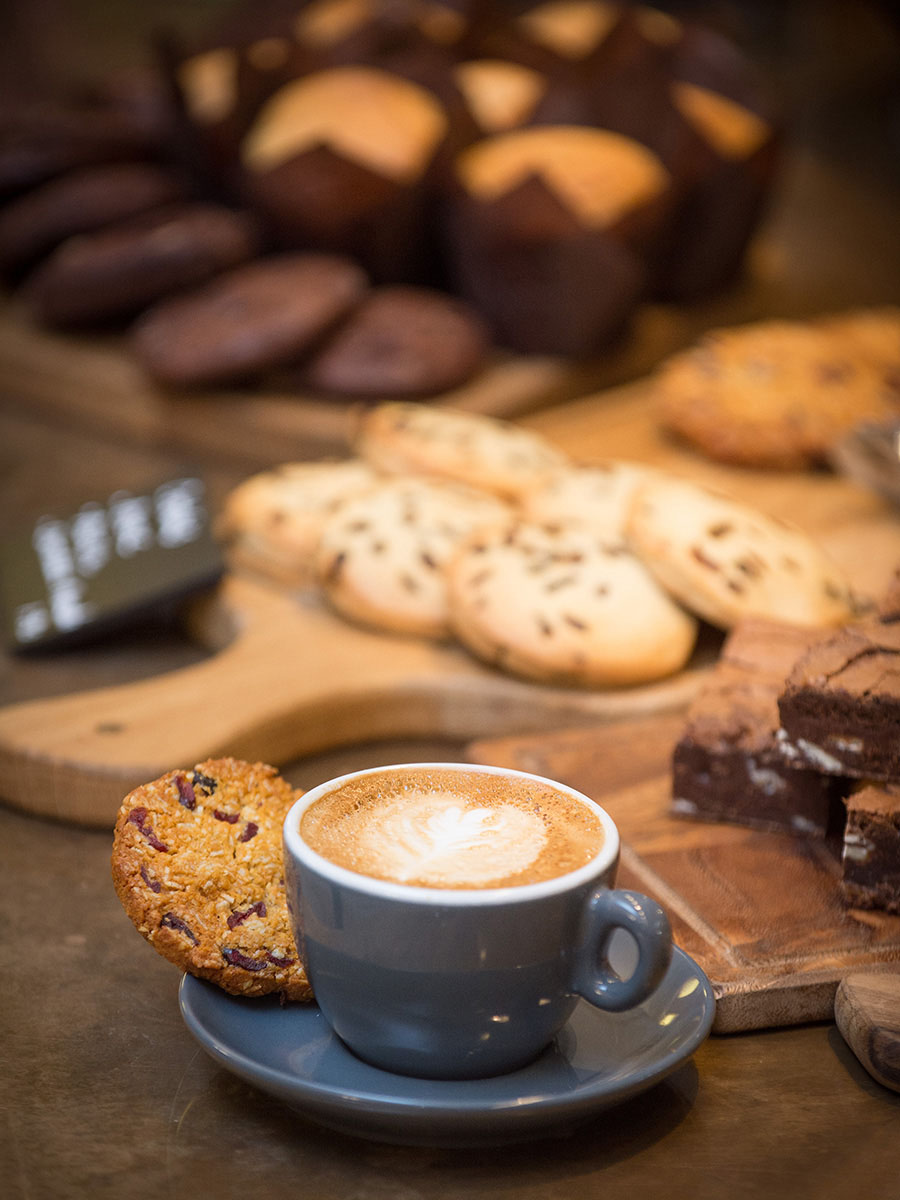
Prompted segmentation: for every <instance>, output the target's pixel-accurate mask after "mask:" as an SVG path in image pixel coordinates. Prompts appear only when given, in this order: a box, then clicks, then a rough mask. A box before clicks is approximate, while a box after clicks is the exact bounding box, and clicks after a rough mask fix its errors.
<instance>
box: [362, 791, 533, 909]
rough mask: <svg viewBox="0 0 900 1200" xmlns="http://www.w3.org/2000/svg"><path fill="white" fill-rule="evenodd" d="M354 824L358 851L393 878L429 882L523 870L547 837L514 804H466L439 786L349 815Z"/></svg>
mask: <svg viewBox="0 0 900 1200" xmlns="http://www.w3.org/2000/svg"><path fill="white" fill-rule="evenodd" d="M413 805H414V806H415V807H413ZM354 824H357V825H358V826H359V829H358V837H357V838H356V852H357V853H358V854H359V855H360V856H362V857H363V858H364V859H366V860H367V861H377V862H379V863H380V864H381V869H382V870H383V871H384V872H385V874H387V875H389V876H390V878H391V879H394V880H396V882H397V883H410V882H412V881H416V882H427V883H428V884H429V885H431V886H432V887H484V885H485V884H488V883H490V882H491V880H493V879H496V878H497V876H498V874H500V875H514V874H516V873H517V872H518V871H524V870H525V869H526V868H527V867H530V866H531V864H532V863H533V862H534V861H535V860H536V859H537V857H538V855H539V854H540V852H541V850H542V849H543V847H544V844H545V843H546V841H547V834H546V831H545V829H544V824H543V822H542V821H541V819H540V817H538V816H536V815H534V814H529V813H526V812H523V811H522V810H521V809H518V808H515V807H514V806H513V805H500V806H498V807H497V808H493V809H491V808H465V807H464V806H463V805H461V804H460V803H459V801H458V800H457V799H456V797H454V796H448V795H447V794H446V793H441V792H431V793H427V792H426V793H419V794H416V793H414V792H411V793H410V794H409V795H408V796H405V797H404V798H403V800H402V801H401V802H399V803H398V802H397V801H393V802H389V803H388V804H386V805H385V806H384V808H383V810H382V811H381V812H380V813H379V817H378V821H377V822H374V821H372V820H371V819H369V820H367V819H366V816H365V815H363V816H362V817H361V819H358V820H357V821H356V822H354V821H353V819H352V818H348V819H347V832H348V833H349V832H350V830H351V828H352V826H353V825H354Z"/></svg>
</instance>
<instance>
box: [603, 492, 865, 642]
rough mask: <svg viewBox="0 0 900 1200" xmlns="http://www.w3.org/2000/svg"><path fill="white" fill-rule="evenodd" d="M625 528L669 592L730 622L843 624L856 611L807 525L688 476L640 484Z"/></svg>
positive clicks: (717, 620) (715, 619)
mask: <svg viewBox="0 0 900 1200" xmlns="http://www.w3.org/2000/svg"><path fill="white" fill-rule="evenodd" d="M626 535H627V537H628V540H629V543H630V545H631V546H632V548H633V550H634V552H635V553H636V554H637V555H638V557H639V558H641V559H642V561H643V562H644V563H645V564H646V565H647V567H648V568H649V569H650V570H651V571H652V572H653V574H654V575H655V576H656V578H657V580H658V581H659V582H660V583H661V584H662V586H663V587H664V588H666V590H667V591H668V592H670V593H671V595H672V596H674V597H675V598H676V599H677V600H679V601H680V602H681V603H682V604H683V605H684V606H685V607H686V608H687V609H689V610H690V611H691V612H694V613H696V614H697V615H698V616H701V617H705V618H706V620H707V621H710V622H711V623H712V624H713V625H718V626H720V627H722V628H725V629H728V628H730V627H731V626H732V625H735V624H736V623H737V622H738V621H739V620H741V619H742V618H744V617H768V618H770V619H772V620H775V621H785V622H792V623H794V624H797V625H807V626H829V625H838V624H841V623H842V622H844V621H847V620H849V619H850V618H851V617H852V616H853V615H854V612H855V611H856V602H855V600H854V598H853V596H852V593H851V591H850V587H849V585H848V582H847V580H846V579H845V578H844V575H843V573H842V572H841V570H840V569H839V568H838V567H837V566H836V565H835V564H834V563H832V562H831V561H830V560H829V558H828V557H827V555H826V554H825V552H824V551H823V550H822V549H821V548H820V547H819V546H818V545H817V544H816V543H815V542H814V541H813V539H812V538H810V537H809V536H808V535H807V534H805V533H804V532H802V530H800V529H797V528H796V527H794V526H791V525H788V524H787V523H785V522H783V521H779V520H777V519H776V518H774V517H770V516H768V515H767V514H765V513H763V512H760V511H759V510H757V509H755V508H753V507H751V506H750V505H746V504H742V503H741V502H740V501H737V500H734V499H731V498H729V497H727V496H723V495H719V494H718V493H715V492H712V491H709V490H707V489H706V488H703V487H700V486H698V485H696V484H693V483H690V482H688V481H687V480H681V479H675V478H665V477H663V478H659V479H654V480H652V481H648V482H647V483H645V484H643V486H642V487H640V488H639V489H638V491H637V493H636V495H635V498H634V501H633V503H632V506H631V510H630V513H629V517H628V521H627V524H626Z"/></svg>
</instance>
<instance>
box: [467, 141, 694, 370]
mask: <svg viewBox="0 0 900 1200" xmlns="http://www.w3.org/2000/svg"><path fill="white" fill-rule="evenodd" d="M557 133H558V134H560V135H561V137H563V138H571V136H572V135H573V134H574V135H576V136H579V135H581V134H584V135H586V137H587V138H588V139H593V138H595V137H596V138H597V139H610V140H611V142H610V147H609V148H611V149H612V150H614V151H615V152H616V153H615V155H614V157H617V156H618V154H619V153H620V152H621V151H623V150H624V151H625V154H626V156H628V155H630V154H631V153H632V152H633V153H634V155H635V156H636V157H637V160H638V161H639V162H640V164H641V169H642V170H643V169H644V168H645V167H648V166H649V167H651V173H652V175H653V179H654V182H653V184H652V186H650V187H647V186H641V187H639V188H638V189H637V190H636V191H634V197H635V198H634V201H633V202H632V201H630V200H629V199H625V200H623V202H622V203H621V204H618V205H616V206H615V207H613V208H611V209H610V210H609V212H608V213H599V214H598V213H597V212H587V213H586V212H584V211H582V212H579V211H576V209H577V205H578V198H577V196H576V195H575V193H571V194H570V195H563V194H562V192H561V190H560V186H559V181H558V177H557V183H556V184H554V183H552V182H549V181H548V180H547V178H546V177H545V174H544V171H543V170H542V169H541V168H540V167H538V166H535V167H533V168H529V167H527V166H526V169H525V170H524V172H519V176H518V179H514V181H513V182H512V184H511V186H510V187H509V189H508V190H506V191H502V190H498V189H497V188H488V189H483V188H481V187H480V185H478V184H474V185H473V184H472V182H471V175H469V176H468V177H465V176H464V175H463V174H460V175H459V177H458V180H457V184H456V186H455V187H454V189H453V191H452V193H451V194H450V195H449V196H448V197H447V203H446V236H447V238H448V243H447V258H448V262H449V264H450V267H451V270H452V272H453V279H454V283H455V285H456V287H457V288H458V290H459V291H460V293H461V294H462V295H463V296H465V297H466V298H467V299H468V300H470V301H471V302H472V303H474V304H475V306H476V307H477V308H478V309H479V311H480V312H481V313H482V314H483V316H484V317H485V319H486V320H487V321H488V322H489V324H490V325H491V326H492V328H493V330H494V334H495V336H496V337H497V339H498V340H499V341H500V342H502V343H503V344H505V345H507V346H510V347H512V348H514V349H516V350H519V351H523V352H526V353H550V354H568V355H574V356H581V355H587V354H591V353H593V352H595V351H596V350H598V349H599V348H601V347H602V346H603V345H604V344H606V343H608V342H609V341H610V340H611V339H612V338H614V337H615V336H616V335H617V334H618V333H620V332H621V331H622V329H623V328H624V327H625V326H626V325H627V323H628V320H629V319H630V317H631V316H632V314H633V312H634V310H635V308H636V306H637V303H638V301H639V299H640V298H641V296H642V294H643V292H644V287H645V283H646V278H647V266H646V258H647V256H648V255H652V253H653V247H654V244H655V242H656V239H657V238H658V236H659V233H660V230H661V228H662V226H663V224H664V222H665V219H666V216H667V213H668V211H669V209H670V206H671V203H672V189H671V179H670V176H669V175H668V173H667V172H665V171H664V170H663V169H662V167H661V165H660V164H659V163H658V161H657V160H655V159H654V158H653V156H652V155H650V154H649V153H648V152H647V151H646V150H645V149H644V148H643V147H638V146H637V145H636V143H630V142H627V140H626V139H620V138H617V137H616V135H611V134H606V133H603V132H601V131H593V130H586V129H585V130H583V129H577V128H575V127H559V128H558V129H556V130H554V129H550V128H549V127H548V128H547V129H545V130H536V129H535V130H530V131H523V133H520V134H513V135H510V136H511V137H521V136H529V137H530V136H531V135H538V136H539V137H541V138H542V140H544V141H545V144H547V143H551V142H552V141H553V139H554V138H555V135H556V134H557ZM545 134H546V135H548V136H547V138H546V139H544V135H545ZM602 144H603V147H604V148H606V142H605V141H603V143H602ZM551 149H552V147H551ZM474 152H475V153H477V152H479V147H478V146H476V147H475V148H474ZM469 153H472V152H469ZM644 159H646V161H643V160H644ZM617 170H618V169H617V167H615V165H614V164H613V163H612V160H611V165H610V171H611V172H616V171H617ZM550 174H551V176H552V175H553V172H552V171H551V172H550ZM464 177H465V178H466V182H465V183H464V182H463V180H464ZM492 190H493V191H494V193H495V194H488V193H490V192H491V191H492ZM576 191H577V189H576Z"/></svg>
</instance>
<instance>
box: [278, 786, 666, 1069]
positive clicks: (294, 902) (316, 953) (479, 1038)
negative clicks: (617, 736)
mask: <svg viewBox="0 0 900 1200" xmlns="http://www.w3.org/2000/svg"><path fill="white" fill-rule="evenodd" d="M427 769H435V770H440V771H442V772H443V771H461V772H487V773H490V774H493V775H499V776H505V777H509V778H511V779H514V780H517V781H519V782H520V783H521V782H526V781H529V780H530V781H537V782H538V783H541V784H550V786H552V787H553V788H554V789H555V790H556V791H558V792H562V793H565V794H567V795H568V796H570V797H574V798H576V800H578V801H580V802H582V803H584V804H586V805H587V806H588V807H589V808H590V809H591V810H592V811H593V812H594V813H595V814H596V816H597V818H598V819H599V821H600V822H601V825H602V827H603V833H604V840H603V845H602V847H601V849H600V851H599V853H597V855H596V856H595V857H594V858H593V859H592V860H591V861H590V862H589V863H587V864H586V865H585V866H582V867H580V868H578V869H577V870H575V871H572V872H570V873H568V874H565V875H559V876H556V877H555V878H551V879H547V880H544V881H542V882H539V883H528V884H524V885H519V886H515V887H495V888H489V887H486V888H464V889H450V888H433V887H419V886H409V885H406V884H402V883H393V882H384V881H382V880H379V879H375V878H372V877H370V876H368V875H362V874H358V873H357V872H355V871H351V870H348V869H346V868H345V867H341V866H337V865H335V864H334V863H332V862H330V861H329V860H328V859H326V858H323V857H322V856H321V855H320V854H318V853H317V852H316V851H315V850H313V849H312V848H311V847H310V846H309V845H307V843H306V842H305V841H304V839H303V837H302V836H301V833H300V821H301V818H302V816H303V813H304V812H305V811H306V809H307V808H309V807H310V806H311V805H313V804H315V803H316V801H317V800H320V799H321V798H322V797H323V796H325V795H327V794H328V793H329V792H330V791H332V790H334V789H336V788H339V787H341V786H342V785H344V784H346V783H348V782H349V781H351V780H359V779H363V778H364V777H365V776H369V775H376V774H383V773H384V772H385V771H387V772H388V773H390V774H393V773H395V772H398V771H414V772H420V771H422V770H427ZM284 851H285V853H284V861H285V884H286V888H287V899H288V907H289V910H290V914H291V921H292V925H293V931H294V936H295V939H296V942H297V946H298V949H299V952H300V955H301V958H302V960H303V962H304V965H305V967H306V970H307V973H308V975H309V979H310V982H311V984H312V987H313V991H314V993H315V997H316V1001H317V1003H318V1004H319V1007H320V1009H321V1011H322V1013H323V1015H324V1016H325V1018H326V1020H327V1021H328V1023H329V1024H330V1025H331V1027H332V1028H333V1030H334V1031H335V1033H336V1034H337V1035H338V1036H339V1037H340V1038H341V1039H342V1041H344V1042H345V1043H346V1045H347V1046H348V1047H349V1048H350V1049H351V1050H352V1051H353V1052H354V1053H355V1054H356V1055H357V1056H358V1057H359V1058H362V1059H364V1060H365V1061H367V1062H369V1063H371V1064H373V1065H375V1066H377V1067H381V1068H383V1069H385V1070H387V1071H392V1072H395V1073H398V1074H405V1075H416V1076H420V1077H424V1078H431V1079H471V1078H480V1077H487V1076H490V1075H498V1074H503V1073H505V1072H508V1071H512V1070H515V1069H516V1068H518V1067H522V1066H524V1065H526V1064H527V1063H528V1062H530V1061H531V1060H532V1059H534V1058H535V1057H537V1055H539V1054H540V1053H541V1051H542V1050H543V1049H544V1048H545V1047H546V1046H547V1045H548V1044H549V1043H550V1042H551V1041H552V1040H553V1038H554V1036H555V1035H556V1034H557V1033H558V1032H559V1031H560V1030H561V1029H562V1027H563V1026H564V1025H565V1023H566V1021H567V1020H568V1018H569V1016H570V1015H571V1013H572V1011H573V1009H574V1008H575V1005H576V1004H577V1003H578V998H579V997H583V998H584V999H585V1000H588V1001H590V1003H591V1004H593V1005H595V1006H596V1007H597V1008H599V1009H605V1010H607V1011H608V1012H610V1013H617V1012H620V1011H622V1010H624V1009H628V1008H632V1007H634V1006H635V1005H638V1004H640V1003H641V1002H642V1001H643V1000H645V999H646V998H647V997H648V996H649V995H650V994H651V993H652V992H653V991H654V990H655V988H656V987H657V985H658V984H659V982H660V981H661V979H662V977H663V975H664V974H665V972H666V969H667V967H668V965H669V960H670V958H671V952H672V941H671V933H670V930H669V923H668V920H667V919H666V916H665V913H664V912H663V911H662V909H661V908H660V907H659V906H658V905H657V904H656V903H655V902H654V901H652V900H649V899H648V898H647V897H646V896H642V895H640V894H638V893H635V892H628V891H617V890H613V887H612V885H613V882H614V878H615V871H616V866H617V863H618V857H619V835H618V831H617V830H616V826H615V824H614V823H613V821H612V819H611V818H610V817H609V815H608V814H607V813H606V812H605V811H604V810H603V809H602V808H601V807H600V806H599V805H597V804H595V803H594V802H593V801H592V800H590V799H589V798H588V797H587V796H584V795H582V794H581V793H580V792H577V791H575V790H574V789H572V788H568V787H565V786H564V785H562V784H559V783H556V782H554V781H551V780H545V779H541V778H540V777H539V776H535V775H529V774H526V773H525V772H519V771H510V770H506V769H504V768H497V767H484V766H472V765H470V764H460V763H410V764H404V765H400V766H396V767H389V768H384V767H379V768H373V769H371V770H368V771H358V772H353V773H352V774H349V775H343V776H340V777H339V778H337V779H333V780H330V781H328V782H327V783H323V784H321V785H319V786H318V787H315V788H313V789H312V790H311V791H309V792H307V793H306V794H305V795H304V796H302V797H301V798H300V799H299V800H298V801H297V802H296V803H295V804H294V805H293V807H292V808H291V810H290V812H289V813H288V815H287V818H286V820H285V823H284ZM619 929H622V930H625V931H627V933H628V934H630V935H631V937H632V938H633V939H634V943H635V946H636V950H637V954H636V957H637V965H636V967H635V969H634V971H633V972H632V974H631V975H630V976H629V977H628V978H620V977H619V976H618V975H617V974H616V972H615V971H614V970H613V968H612V966H611V965H610V963H609V944H610V941H611V939H612V936H613V934H614V933H615V932H616V930H619ZM610 1020H611V1021H614V1020H615V1017H614V1016H611V1017H610Z"/></svg>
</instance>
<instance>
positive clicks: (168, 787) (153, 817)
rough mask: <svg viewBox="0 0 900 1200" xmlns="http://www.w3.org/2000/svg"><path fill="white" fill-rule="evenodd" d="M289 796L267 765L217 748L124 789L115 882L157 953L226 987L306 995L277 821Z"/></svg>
mask: <svg viewBox="0 0 900 1200" xmlns="http://www.w3.org/2000/svg"><path fill="white" fill-rule="evenodd" d="M297 794H298V793H297V792H295V791H294V789H293V788H292V787H291V786H290V784H288V783H287V781H286V780H284V779H282V778H281V777H280V776H279V775H278V773H277V772H276V771H275V769H274V768H273V767H269V766H266V765H265V764H264V763H252V764H251V763H245V762H240V761H238V760H237V759H233V758H221V759H210V760H208V761H206V762H202V763H199V764H198V765H197V766H196V767H194V768H193V769H192V770H186V771H169V772H168V773H167V774H165V775H163V776H162V777H161V778H160V779H156V780H154V781H153V782H152V783H147V784H143V785H142V786H141V787H138V788H136V789H135V790H134V791H133V792H131V793H130V794H129V795H128V796H126V797H125V799H124V801H123V802H122V807H121V808H120V810H119V816H118V819H117V821H116V826H115V833H114V837H113V852H112V875H113V883H114V884H115V888H116V893H117V895H118V897H119V899H120V900H121V902H122V905H123V907H124V908H125V911H126V912H127V913H128V915H129V917H130V918H131V920H132V921H133V922H134V924H135V926H136V927H137V929H138V931H139V932H140V933H141V934H143V936H144V937H145V938H146V939H147V941H148V942H150V944H151V945H152V946H153V947H154V949H156V950H157V951H158V952H159V953H160V954H161V955H162V956H163V957H164V958H167V959H168V960H169V961H170V962H172V963H174V964H175V966H177V967H179V968H180V969H181V970H183V971H187V972H188V973H189V974H191V975H196V976H198V977H199V978H200V979H208V980H210V981H211V982H212V983H215V984H218V985H219V987H221V988H224V990H225V991H226V992H231V993H232V994H233V995H237V996H263V995H268V994H269V993H280V994H281V995H282V996H283V997H284V998H285V999H286V1000H309V999H311V998H312V991H311V989H310V986H309V983H308V981H307V979H306V974H305V971H304V969H303V966H302V964H301V963H300V960H299V958H298V955H297V949H296V946H295V944H294V939H293V935H292V933H291V926H290V920H289V917H288V910H287V900H286V897H285V889H284V878H283V865H282V848H281V831H282V824H283V822H284V818H285V815H286V814H287V811H288V809H289V808H290V806H291V804H293V802H294V800H295V799H296V798H297Z"/></svg>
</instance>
